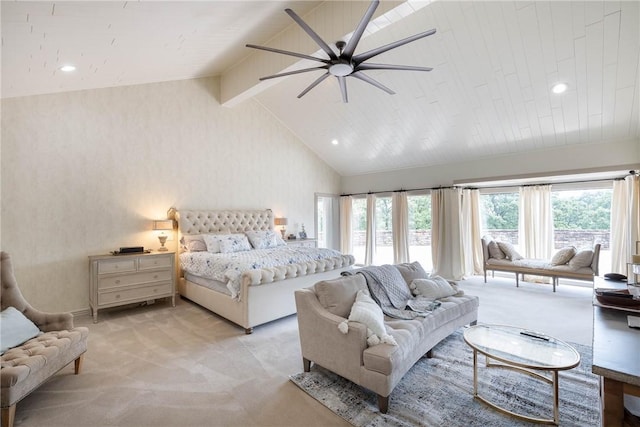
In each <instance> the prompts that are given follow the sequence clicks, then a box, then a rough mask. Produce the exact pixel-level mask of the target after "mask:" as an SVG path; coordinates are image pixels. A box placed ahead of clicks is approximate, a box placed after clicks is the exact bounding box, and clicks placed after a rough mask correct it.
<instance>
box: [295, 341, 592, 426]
mask: <svg viewBox="0 0 640 427" xmlns="http://www.w3.org/2000/svg"><path fill="white" fill-rule="evenodd" d="M572 346H573V347H574V348H575V349H576V350H578V352H579V353H580V355H581V362H580V365H579V366H578V367H576V368H574V369H571V370H569V371H560V375H559V377H560V380H559V381H560V382H559V384H560V425H561V426H576V427H587V426H598V425H600V412H599V407H600V403H599V397H598V377H597V376H596V375H594V374H592V373H591V363H592V357H591V348H590V347H587V346H584V345H579V344H572ZM433 356H434V357H433V358H431V359H427V358H423V359H421V360H419V361H418V362H417V363H416V364H415V365H414V366H413V368H411V370H409V372H407V374H406V375H405V376H404V378H403V379H402V380H401V381H400V383H399V384H398V385H397V386H396V388H395V389H394V390H393V392H392V393H391V397H390V400H389V411H388V413H387V414H381V413H380V412H379V411H378V400H377V396H376V395H375V393H373V392H371V391H369V390H366V389H363V388H362V387H359V386H357V385H355V384H353V383H352V382H350V381H348V380H345V379H343V378H342V377H339V376H337V375H335V374H333V373H332V372H329V371H327V370H326V369H323V368H322V367H318V366H316V365H313V367H312V368H311V372H306V373H305V372H303V373H299V374H296V375H293V376H291V381H293V382H294V383H295V384H296V385H297V386H298V387H300V388H301V389H302V390H304V391H305V392H307V393H308V394H309V395H310V396H312V397H313V398H315V399H316V400H318V401H319V402H321V403H322V404H323V405H325V406H326V407H327V408H329V409H330V410H331V411H333V412H334V413H336V414H337V415H339V416H341V417H342V418H344V419H345V420H346V421H348V422H349V423H351V424H353V425H354V426H358V427H360V426H362V427H364V426H371V427H375V426H406V427H409V426H412V427H413V426H448V427H449V426H451V427H455V426H460V427H462V426H464V427H468V426H483V427H500V426H504V427H507V426H509V427H511V426H532V425H539V424H533V423H529V422H525V421H521V420H519V419H517V418H514V417H511V416H509V415H506V414H503V413H501V412H499V411H496V410H495V409H492V408H490V407H489V406H487V405H485V404H484V403H482V402H480V401H478V400H477V399H474V398H473V351H472V350H471V348H470V347H469V346H468V345H467V344H465V342H464V340H463V339H462V330H459V331H457V332H456V333H454V334H452V335H451V336H449V337H448V338H446V339H445V340H444V341H442V342H441V343H440V344H438V345H437V346H436V347H435V348H434V351H433ZM478 363H479V367H484V356H482V355H479V356H478ZM478 390H479V393H480V395H481V396H484V397H485V398H488V399H489V400H491V401H493V402H494V403H496V404H498V405H500V406H502V407H505V408H508V409H509V410H512V411H514V412H516V413H522V414H526V415H529V416H535V417H543V418H552V417H553V391H552V388H551V385H550V384H547V383H544V382H541V381H539V380H536V379H534V378H532V377H531V376H529V375H525V374H523V373H519V372H515V371H512V370H507V369H501V368H481V369H479V380H478Z"/></svg>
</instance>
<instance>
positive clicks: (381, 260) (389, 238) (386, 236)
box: [373, 196, 393, 265]
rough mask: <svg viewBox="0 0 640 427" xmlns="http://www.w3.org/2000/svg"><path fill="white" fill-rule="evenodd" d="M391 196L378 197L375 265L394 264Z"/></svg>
mask: <svg viewBox="0 0 640 427" xmlns="http://www.w3.org/2000/svg"><path fill="white" fill-rule="evenodd" d="M391 221H392V216H391V197H380V196H378V197H376V250H375V255H374V257H373V264H374V265H383V264H393V229H392V227H391Z"/></svg>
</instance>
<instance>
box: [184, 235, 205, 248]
mask: <svg viewBox="0 0 640 427" xmlns="http://www.w3.org/2000/svg"><path fill="white" fill-rule="evenodd" d="M180 244H181V245H182V247H183V248H184V250H186V251H189V252H202V251H206V250H207V244H206V243H205V241H204V235H202V234H195V235H189V234H187V235H184V236H182V238H181V239H180Z"/></svg>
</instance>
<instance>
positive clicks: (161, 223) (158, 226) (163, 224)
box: [153, 219, 173, 252]
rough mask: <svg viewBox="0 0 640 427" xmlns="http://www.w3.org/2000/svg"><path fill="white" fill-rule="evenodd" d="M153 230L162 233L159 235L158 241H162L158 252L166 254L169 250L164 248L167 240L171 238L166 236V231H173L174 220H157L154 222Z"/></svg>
mask: <svg viewBox="0 0 640 427" xmlns="http://www.w3.org/2000/svg"><path fill="white" fill-rule="evenodd" d="M153 229H154V230H156V231H160V234H159V235H158V240H160V247H159V248H158V252H166V251H167V248H166V247H165V246H164V244H165V243H166V241H167V238H168V237H169V236H168V235H167V234H165V231H166V230H173V220H172V219H159V220H155V221H153Z"/></svg>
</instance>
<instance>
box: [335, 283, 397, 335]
mask: <svg viewBox="0 0 640 427" xmlns="http://www.w3.org/2000/svg"><path fill="white" fill-rule="evenodd" d="M348 320H349V321H350V322H360V323H363V324H364V325H366V326H367V344H368V345H369V346H373V345H377V344H380V343H387V344H391V345H398V343H396V340H395V339H394V338H393V336H391V335H389V334H388V333H387V329H386V328H385V327H384V314H383V313H382V309H381V308H380V306H379V305H378V304H376V302H375V301H374V300H373V298H371V297H370V296H369V293H368V292H367V291H363V290H359V291H358V293H357V294H356V301H355V302H354V303H353V306H352V307H351V313H350V314H349V319H348ZM338 329H339V330H340V332H342V333H343V334H346V333H347V332H349V325H348V323H347V321H346V320H345V321H344V322H342V323H340V324H339V325H338Z"/></svg>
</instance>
